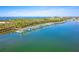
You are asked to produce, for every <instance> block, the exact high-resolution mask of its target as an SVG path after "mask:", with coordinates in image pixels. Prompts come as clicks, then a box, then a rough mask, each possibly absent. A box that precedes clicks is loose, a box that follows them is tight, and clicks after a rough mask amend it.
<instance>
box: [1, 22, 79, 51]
mask: <svg viewBox="0 0 79 59" xmlns="http://www.w3.org/2000/svg"><path fill="white" fill-rule="evenodd" d="M0 51H17V52H18V51H26V52H28V51H30V52H31V51H32V52H33V51H36V52H37V51H38V52H40V51H41V52H42V51H43V52H53V51H54V52H57V51H58V52H60V51H61V52H62V51H65V52H66V51H69V52H71V51H79V22H76V21H71V22H66V23H62V24H56V25H51V26H48V27H45V28H42V29H37V30H33V31H29V32H27V31H24V32H23V33H16V32H15V33H7V34H2V35H0Z"/></svg>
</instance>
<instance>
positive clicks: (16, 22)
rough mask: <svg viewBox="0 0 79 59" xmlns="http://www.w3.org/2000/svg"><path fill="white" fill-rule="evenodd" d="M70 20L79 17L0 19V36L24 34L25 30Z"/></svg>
mask: <svg viewBox="0 0 79 59" xmlns="http://www.w3.org/2000/svg"><path fill="white" fill-rule="evenodd" d="M70 19H74V20H75V19H77V20H78V19H79V17H75V18H74V17H39V18H38V17H36V18H27V17H26V18H25V17H22V18H13V19H8V20H1V19H0V34H4V33H9V32H15V31H16V32H22V31H23V30H27V31H28V30H31V29H36V28H41V27H44V26H48V25H52V24H57V23H62V22H65V21H68V20H70Z"/></svg>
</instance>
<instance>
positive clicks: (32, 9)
mask: <svg viewBox="0 0 79 59" xmlns="http://www.w3.org/2000/svg"><path fill="white" fill-rule="evenodd" d="M0 16H7V17H8V16H15V17H16V16H27V17H29V16H31V17H33V16H35V17H38V16H40V17H45V16H46V17H47V16H79V6H0Z"/></svg>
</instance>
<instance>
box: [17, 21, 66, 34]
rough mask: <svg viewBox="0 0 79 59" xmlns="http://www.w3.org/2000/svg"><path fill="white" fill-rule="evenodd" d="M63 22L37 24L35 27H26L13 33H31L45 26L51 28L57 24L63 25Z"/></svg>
mask: <svg viewBox="0 0 79 59" xmlns="http://www.w3.org/2000/svg"><path fill="white" fill-rule="evenodd" d="M63 22H65V21H63ZM63 22H51V23H44V24H39V25H35V26H28V27H25V28H20V29H18V30H16V31H15V32H17V33H22V32H23V31H31V30H34V29H39V28H43V27H46V26H51V25H54V24H59V23H63Z"/></svg>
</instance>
